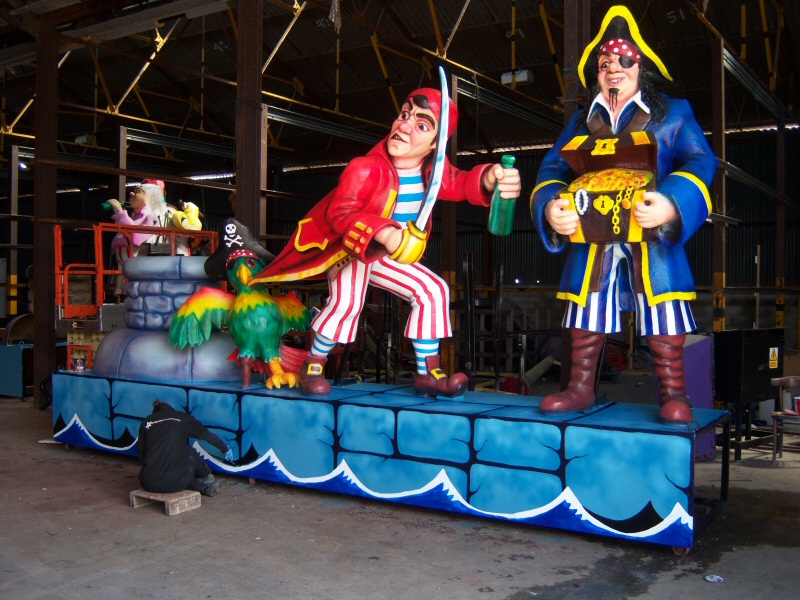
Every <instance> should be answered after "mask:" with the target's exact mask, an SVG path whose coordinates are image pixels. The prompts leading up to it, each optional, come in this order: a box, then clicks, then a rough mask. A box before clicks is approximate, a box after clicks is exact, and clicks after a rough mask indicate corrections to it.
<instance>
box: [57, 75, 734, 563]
mask: <svg viewBox="0 0 800 600" xmlns="http://www.w3.org/2000/svg"><path fill="white" fill-rule="evenodd" d="M444 81H445V79H444V77H443V78H442V82H443V83H442V88H441V91H440V92H438V93H439V94H440V96H439V97H440V98H441V100H442V101H441V103H438V102H428V107H427V108H426V109H425V111H423V112H421V113H420V115H419V119H417V120H420V119H423V120H424V119H425V118H426V117H423V116H422V114H428V113H430V114H429V118H431V119H432V120H431V121H430V123H431V126H433V127H434V128H435V127H437V126H439V127H441V123H442V121H443V120H444V119H442V115H443V114H445V113H450V111H454V110H455V107H452V108H450V109H448V108H447V100H446V99H447V98H448V92H447V88H446V85H445V83H444ZM424 90H427V88H425V89H424ZM425 94H429V92H428V91H422V94H420V95H425ZM432 97H433V96H432ZM435 99H436V98H434V100H435ZM413 102H414V103H415V106H419V104H416V103H417V102H419V103H423V101H422V100H421V99H415V100H413ZM431 106H433V110H432V109H431V108H430V107H431ZM426 111H427V112H426ZM456 114H457V113H456ZM404 115H405V113H404ZM410 116H412V117H413V111H409V114H408V115H405V117H404V118H410ZM411 120H412V121H413V120H414V119H411ZM451 122H453V123H455V120H454V119H452V120H451ZM438 135H439V136H441V135H442V132H441V130H440V131H439V133H438ZM444 135H445V137H444V138H441V137H440V138H439V139H440V140H441V139H444V140H446V139H447V137H446V136H447V132H445V133H444ZM394 136H397V137H396V138H394ZM392 138H394V142H405V140H407V139H408V136H406V134H403V133H402V132H401V133H390V135H389V136H388V137H387V141H386V142H384V143H387V144H388V143H389V140H390V139H392ZM397 146H402V144H400V143H398V144H397ZM444 146H445V144H444V143H438V144H437V147H436V152H437V153H438V154H440V156H442V158H438V157H433V159H432V160H433V161H434V162H435V161H436V160H440V162H441V164H442V169H443V171H442V172H443V173H444V174H445V175H444V177H445V179H446V180H448V181H450V182H451V183H450V184H448V185H452V184H453V181H452V176H455V175H457V176H458V177H461V178H463V182H464V185H466V186H471V185H475V184H477V183H478V182H480V181H481V180H482V179H483V178H484V177H486V176H487V175H486V174H487V172H488V171H489V170H490V169H491V168H492V167H491V166H489V167H484V166H482V167H480V168H478V170H477V171H474V172H469V173H468V174H466V175H458V174H455V173H454V172H452V171H449V167H448V165H447V164H446V163H445V159H444V158H443V153H444ZM386 154H387V153H386V152H383V154H381V152H379V155H380V156H381V158H380V160H386V159H385V158H382V156H385V155H386ZM376 160H377V159H376ZM360 164H362V165H363V164H364V163H363V162H360ZM431 172H434V169H431ZM484 183H485V180H484ZM494 183H495V184H496V183H497V180H495V181H494ZM428 185H430V184H428ZM476 188H477V189H480V188H481V186H480V185H476ZM448 190H449V188H447V187H444V188H443V192H442V193H444V194H448V193H450V191H448ZM484 191H485V190H483V191H481V193H480V194H478V195H475V196H474V197H473V199H474V200H475V201H476V202H478V203H481V204H483V205H484V206H488V204H489V202H490V200H491V194H484V193H483V192H484ZM451 197H454V196H451ZM462 198H463V196H462ZM394 215H395V218H397V212H395V213H394ZM417 216H418V215H416V214H415V215H413V216H412V217H411V218H410V219H409V220H414V222H415V223H416V222H417V221H416V217H417ZM384 219H385V217H384ZM303 223H304V221H301V227H300V228H298V235H297V236H295V237H293V240H295V241H293V242H292V244H293V247H294V248H298V244H297V241H296V240H303V239H306V238H303V237H302V236H301V235H300V230H301V228H302V224H303ZM358 223H362V224H363V219H361V220H355V221H354V222H353V228H354V231H357V233H356V235H355V237H350V238H349V239H350V240H352V241H351V242H349V243H350V247H351V248H352V249H353V252H354V253H355V248H360V249H361V251H362V252H365V251H368V250H373V249H374V246H371V245H370V244H367V243H366V238H368V237H374V235H375V234H376V233H379V232H378V231H376V229H378V230H380V229H392V230H397V233H398V235H399V237H400V241H399V243H396V244H392V243H386V244H384V247H385V248H386V250H385V251H383V253H384V254H388V253H391V255H392V256H395V257H403V260H407V261H408V264H413V263H415V262H416V261H418V259H419V257H420V256H422V254H423V253H424V249H425V244H426V243H427V227H424V226H423V227H417V228H416V229H413V228H411V227H405V228H403V227H399V226H396V223H397V220H395V221H393V223H395V224H392V225H388V224H384V222H383V221H379V220H377V219H376V220H375V221H374V223H373V224H366V227H364V228H363V229H361V228H359V226H358ZM229 225H230V224H229ZM376 225H377V227H376ZM234 226H235V228H234V229H231V230H227V229H226V230H225V231H224V232H222V233H221V240H222V243H221V244H220V247H222V246H225V248H227V250H225V251H223V252H221V253H220V254H219V255H217V256H216V257H212V258H210V259H209V263H210V264H208V263H205V264H204V266H203V269H202V274H203V279H204V286H207V283H206V280H207V279H208V277H209V274H214V275H215V277H216V276H217V275H219V274H221V272H222V269H221V268H219V267H223V265H224V271H225V273H226V275H227V276H228V277H230V273H231V269H233V271H234V274H236V273H238V272H239V271H240V269H241V268H242V265H236V264H235V263H236V261H237V260H240V259H244V260H253V261H254V262H255V261H257V260H259V259H260V258H263V259H265V260H268V257H266V256H263V257H262V255H260V254H259V252H258V251H257V249H255V250H254V249H251V252H252V254H253V255H254V256H250V255H249V254H248V252H239V250H243V248H240V247H239V242H243V240H244V239H245V235H244V234H243V232H242V230H241V229H240V228H239V226H238V225H235V224H234ZM370 227H372V230H371V231H369V228H370ZM348 231H351V229H348ZM362 237H364V238H365V239H364V240H362V239H361V238H362ZM299 247H300V248H304V247H308V248H316V249H317V250H319V251H322V250H324V249H331V248H333V246H332V245H331V244H330V243H329V244H327V245H326V244H325V240H324V239H316V240H315V243H314V244H303V243H300V244H299ZM342 247H345V245H344V244H342ZM234 257H235V258H234ZM154 258H156V259H161V258H165V257H144V258H143V259H142V260H143V261H144V260H148V259H150V260H152V259H154ZM295 258H299V257H295ZM328 258H329V259H330V260H331V261H332V262H331V263H330V264H329V265H328V268H334V269H341V268H342V267H343V266H344V265H343V264H342V262H343V261H344V262H346V264H352V263H351V261H352V256H351V255H350V254H348V253H345V254H344V255H342V256H339V255H338V248H337V249H336V251H335V252H332V253H331V254H330V256H329V257H328ZM174 260H185V258H177V259H174ZM301 262H302V261H295V263H293V264H300V263H301ZM354 262H356V263H359V264H360V262H359V261H358V260H356V261H354ZM276 263H278V261H277V260H276V261H272V262H270V263H269V264H267V266H266V267H265V268H264V269H263V270H262V272H261V273H259V274H258V275H257V276H256V277H253V278H250V279H249V280H248V281H247V282H246V284H245V285H246V286H248V287H250V288H253V287H254V286H257V285H258V281H257V280H258V279H261V278H262V277H268V276H269V274H270V273H273V272H277V271H272V270H270V267H271V266H272V265H275V264H276ZM134 264H135V263H134ZM215 264H216V267H217V268H215V267H214V265H215ZM143 265H149V263H143ZM205 265H208V267H206V266H205ZM258 266H259V265H258V264H254V265H251V266H248V267H247V269H248V271H249V272H252V271H253V270H254V269H255V268H256V267H258ZM165 268H166V267H165ZM169 268H170V269H171V270H172V271H177V272H179V273H180V272H182V266H181V267H180V268H179V267H169ZM141 271H142V272H148V273H154V272H155V271H154V270H153V269H152V268H151V267H149V266H147V267H146V268H145V266H142V267H141ZM196 271H197V270H195V272H196ZM206 271H208V272H209V273H206ZM281 271H282V270H281ZM283 272H286V271H283ZM321 272H322V271H321ZM131 275H133V274H131ZM236 277H238V278H239V281H240V282H241V281H244V280H245V279H247V275H242V274H239V275H236ZM170 287H173V288H180V289H181V290H183V300H184V301H186V299H187V298H189V297H190V296H191V295H192V294H195V293H196V292H197V285H193V286H192V288H191V290H190V289H189V287H188V286H178V285H171V286H170ZM234 287H235V286H234ZM242 289H243V288H242ZM240 294H241V290H240ZM180 309H181V307H176V308H175V310H180ZM187 312H188V309H187ZM223 312H224V311H223ZM210 314H211V311H207V312H206V313H204V314H203V315H202V316H199V317H198V318H197V321H196V323H195V324H194V325H190V326H187V331H188V330H189V329H192V328H193V327H195V326H196V327H197V328H198V329H202V328H204V327H206V324H205V322H204V321H203V319H204V318H205V317H206V316H209V315H210ZM176 318H177V317H174V312H173V313H172V315H170V316H169V317H166V318H165V317H162V318H161V319H160V324H161V330H160V331H159V332H158V333H159V335H160V336H161V344H162V347H163V348H167V349H169V353H170V355H171V353H175V355H177V356H180V355H182V354H186V353H189V354H191V353H196V352H197V351H198V350H205V349H206V347H207V345H208V344H209V343H211V340H212V339H213V337H214V336H215V335H216V336H222V335H224V334H222V333H221V332H211V333H210V336H211V337H210V339H209V342H204V343H202V344H201V345H199V346H195V347H192V346H191V344H187V345H186V346H185V347H184V349H183V350H179V349H176V348H173V347H172V345H171V344H170V343H169V341H168V333H167V331H168V330H170V329H171V327H172V325H173V324H174V323H175V319H176ZM210 318H211V317H210V316H209V319H210ZM227 318H228V323H229V325H230V323H231V321H230V318H231V314H230V310H229V311H228V312H227ZM187 322H188V321H187ZM220 323H221V321H220ZM209 328H211V327H210V324H209ZM180 329H181V327H178V326H176V330H175V331H178V332H179V333H181V332H180ZM185 333H186V331H184V332H182V333H181V335H183V334H185ZM181 335H177V337H174V338H173V341H175V342H177V343H178V346H180V345H181V344H180V338H181ZM429 337H435V336H429ZM103 344H105V342H103ZM103 344H101V346H100V348H98V355H100V354H102V353H105V351H106V349H105V347H104V345H103ZM233 350H234V348H231V346H228V347H227V348H226V349H225V350H224V351H221V352H217V355H216V360H217V361H218V362H219V363H222V364H225V365H228V369H229V370H227V371H226V372H224V373H221V374H219V376H216V375H214V376H207V377H206V379H204V380H201V378H200V377H198V376H197V369H194V370H192V372H193V373H194V376H193V378H190V377H185V379H180V378H172V379H170V378H169V377H168V373H169V364H168V361H165V360H164V358H163V356H162V355H160V354H159V353H156V352H150V353H149V354H148V356H147V357H142V359H141V360H142V361H145V360H148V361H149V365H150V366H149V368H144V366H143V365H141V364H140V365H139V369H138V370H137V372H136V373H129V372H125V373H122V372H120V371H114V370H113V369H111V370H108V369H107V370H100V371H97V370H95V371H87V372H84V373H74V372H67V371H65V372H61V373H57V374H55V375H54V377H53V389H54V430H55V439H56V440H58V441H62V442H66V443H71V444H76V445H82V446H86V447H90V448H97V449H102V450H104V451H109V452H116V453H120V454H128V455H134V454H135V449H136V439H135V436H136V432H137V431H138V427H139V423H140V421H141V419H142V418H143V417H144V416H145V415H147V414H148V411H149V409H150V406H151V404H152V400H153V399H154V398H159V399H161V400H162V401H164V402H168V403H170V404H171V405H173V406H176V407H180V408H182V409H183V410H185V411H187V412H190V413H191V414H193V415H194V416H195V417H197V418H198V419H200V420H201V421H202V422H203V423H205V424H207V425H208V426H209V428H210V429H211V430H212V431H214V432H215V433H216V434H217V435H219V436H220V437H221V438H223V439H224V440H225V442H226V444H228V445H229V446H230V447H231V448H233V450H234V456H235V458H236V462H235V465H232V464H229V463H227V462H225V461H223V460H222V459H221V457H220V456H219V452H218V451H217V450H215V449H214V448H213V447H210V446H207V445H205V444H203V443H200V442H198V447H199V448H200V449H201V450H202V452H203V453H204V455H205V457H206V458H207V460H208V461H209V463H210V464H211V465H212V467H213V468H214V469H215V470H217V471H219V472H223V473H227V474H230V475H239V476H243V477H253V478H256V479H262V480H266V481H272V482H279V483H285V484H292V485H298V486H302V487H311V488H315V489H319V490H326V491H333V492H339V493H347V494H352V495H355V496H360V497H367V498H374V499H381V500H385V501H390V502H399V503H405V504H411V505H416V506H422V507H428V508H437V509H441V510H449V511H453V512H457V513H463V514H469V515H474V516H483V517H490V518H496V519H501V520H508V521H513V522H517V523H526V524H532V525H542V526H548V527H555V528H560V529H566V530H571V531H577V532H582V533H589V534H596V535H605V536H612V537H617V538H622V539H629V540H641V541H648V542H652V543H656V544H664V545H670V546H674V547H676V548H688V547H690V546H691V545H692V543H693V540H694V533H695V518H694V504H695V497H694V479H693V478H694V469H693V463H694V456H693V453H694V447H695V442H696V438H697V436H698V435H700V434H701V433H703V432H705V431H712V430H713V428H714V427H715V425H716V424H717V423H719V422H720V421H723V420H724V419H725V413H723V412H721V411H713V410H696V411H695V414H694V419H695V426H694V427H692V428H689V427H683V428H681V429H677V428H675V427H672V426H665V425H663V424H662V423H660V421H659V419H658V409H657V408H656V407H651V406H641V405H625V404H619V403H614V402H608V403H605V404H603V405H602V406H600V407H595V408H594V409H593V410H591V411H588V412H587V413H583V414H543V413H542V412H541V411H540V410H539V405H540V403H541V400H542V399H541V398H536V397H529V396H528V397H526V396H514V395H509V394H494V393H479V392H469V391H466V392H463V391H462V390H461V389H460V388H461V383H460V377H458V376H457V374H456V375H451V376H448V375H446V374H444V373H434V372H433V371H434V369H437V368H438V365H435V366H434V364H435V363H434V364H431V361H430V360H427V358H426V360H424V361H423V365H424V366H423V368H424V369H426V371H425V373H424V374H422V375H421V378H417V379H416V380H415V381H416V382H417V383H416V384H415V382H410V383H408V384H401V385H381V384H375V383H369V382H361V383H357V384H354V385H348V386H342V387H339V386H331V385H330V382H329V381H327V380H326V381H325V383H326V384H327V385H324V386H323V385H321V384H320V376H319V374H318V373H316V372H315V371H316V370H315V369H314V368H309V367H313V365H314V361H308V360H307V361H305V362H304V364H303V368H302V369H301V370H300V375H301V380H302V378H303V377H306V381H305V382H302V383H303V387H301V388H296V387H292V386H289V385H281V386H280V387H278V386H272V388H271V389H270V387H269V386H268V385H265V384H262V383H261V382H251V384H250V386H249V387H247V388H245V387H244V386H243V385H242V383H243V381H242V373H241V370H240V368H239V366H238V365H234V363H232V362H230V361H228V360H227V356H228V355H230V354H231V352H232V351H233ZM241 350H242V349H241V348H239V349H238V352H239V354H240V355H241ZM170 360H171V359H170ZM317 362H318V361H317ZM231 366H232V367H233V368H231ZM222 375H226V376H225V377H223V376H222ZM425 375H430V376H431V377H430V378H427V377H425ZM454 377H455V379H453V378H454ZM309 381H310V385H309V389H308V390H306V389H304V388H305V383H306V382H309ZM439 381H441V382H443V383H437V382H439ZM437 390H438V391H437ZM621 472H624V473H625V474H626V478H625V481H620V479H619V478H618V476H617V475H618V473H621Z"/></svg>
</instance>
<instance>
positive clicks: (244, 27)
mask: <svg viewBox="0 0 800 600" xmlns="http://www.w3.org/2000/svg"><path fill="white" fill-rule="evenodd" d="M263 8H264V2H263V0H250V1H248V2H241V3H239V18H238V27H239V38H238V44H237V76H236V196H237V198H238V203H237V213H236V218H237V219H238V220H239V221H241V223H242V224H243V225H245V226H246V227H247V228H248V229H250V231H252V232H253V233H254V234H256V233H257V232H260V231H261V223H262V222H263V221H264V218H263V217H264V215H262V214H260V213H261V182H262V174H261V168H262V167H261V165H262V162H261V151H262V139H261V137H262V109H261V62H262V59H261V51H262V48H263V45H262V38H263V31H262V30H263V20H264V14H263Z"/></svg>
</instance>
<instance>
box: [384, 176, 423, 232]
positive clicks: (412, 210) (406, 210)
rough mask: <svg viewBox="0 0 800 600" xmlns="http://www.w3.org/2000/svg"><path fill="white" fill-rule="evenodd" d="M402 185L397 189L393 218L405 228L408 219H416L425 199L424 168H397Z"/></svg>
mask: <svg viewBox="0 0 800 600" xmlns="http://www.w3.org/2000/svg"><path fill="white" fill-rule="evenodd" d="M397 175H398V177H399V178H400V187H399V188H398V190H397V203H396V204H395V206H394V213H393V214H392V218H393V219H394V220H395V221H397V222H398V223H400V225H402V226H403V227H404V228H405V227H406V223H407V222H408V221H415V220H416V219H417V215H418V214H419V209H420V207H421V206H422V202H423V201H424V200H425V182H424V181H423V180H422V169H421V168H416V169H397Z"/></svg>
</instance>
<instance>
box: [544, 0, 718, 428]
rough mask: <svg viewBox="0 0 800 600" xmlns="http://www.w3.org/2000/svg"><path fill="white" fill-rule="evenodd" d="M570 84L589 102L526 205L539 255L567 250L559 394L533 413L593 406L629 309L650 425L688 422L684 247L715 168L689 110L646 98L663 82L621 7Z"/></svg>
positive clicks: (688, 295) (705, 205)
mask: <svg viewBox="0 0 800 600" xmlns="http://www.w3.org/2000/svg"><path fill="white" fill-rule="evenodd" d="M578 74H579V76H580V78H581V83H583V85H584V86H585V87H587V88H588V89H590V90H591V93H590V98H591V103H590V104H589V105H588V106H587V107H585V108H584V109H583V110H581V111H578V112H576V113H575V115H573V117H572V119H571V120H570V121H569V123H568V124H567V126H566V127H565V129H564V131H563V132H562V134H561V136H560V137H559V139H558V140H557V141H556V143H555V145H554V146H553V148H552V150H551V151H550V152H548V154H547V155H546V156H545V158H544V159H543V161H542V165H541V167H540V169H539V174H538V176H537V181H536V187H535V188H534V191H533V195H532V196H531V214H532V216H533V219H534V221H535V222H536V227H537V229H538V231H539V233H540V235H541V237H542V240H543V241H544V244H545V247H546V248H547V249H548V250H549V251H550V252H554V253H558V252H563V251H564V250H568V254H567V260H566V263H565V266H564V272H563V275H562V278H561V284H560V286H559V292H558V297H559V298H561V299H563V300H565V301H566V302H567V309H566V313H565V315H564V322H563V326H564V327H565V328H567V330H568V331H569V335H570V341H571V363H570V365H571V366H570V373H569V374H570V379H569V385H568V386H567V387H566V389H564V390H562V391H561V392H558V393H556V394H552V395H549V396H546V397H545V398H544V399H543V400H542V402H541V405H540V409H541V411H542V412H545V413H569V412H575V411H582V410H586V409H588V408H591V407H592V406H594V404H595V401H596V399H595V390H594V384H595V380H596V379H595V376H596V372H597V368H598V360H599V357H600V355H601V353H602V349H603V344H604V343H605V340H606V336H607V335H608V334H609V333H617V332H619V331H621V311H633V312H635V313H636V317H637V318H636V327H637V330H638V331H639V333H640V335H644V336H645V337H646V339H647V344H648V346H649V347H650V351H651V352H652V355H653V364H654V370H655V374H656V375H657V376H658V379H659V399H660V407H661V408H660V418H661V420H662V421H663V422H665V423H670V424H686V423H690V422H691V421H692V409H691V405H690V404H689V400H688V398H687V397H686V381H685V376H684V364H683V344H684V340H685V338H686V334H687V333H689V332H691V331H694V330H695V329H696V325H695V321H694V317H693V316H692V311H691V307H690V304H689V301H690V300H693V299H694V298H695V288H694V280H693V278H692V273H691V270H690V268H689V261H688V259H687V257H686V252H685V251H684V244H686V242H687V241H688V240H689V238H690V237H692V235H694V233H695V232H696V231H697V230H698V229H699V228H700V226H702V225H703V223H704V222H705V220H706V218H707V217H708V216H709V213H710V212H711V199H710V195H709V191H708V190H709V187H710V185H711V181H712V179H713V177H714V173H715V171H716V169H717V159H716V157H715V156H714V154H713V152H712V151H711V149H710V148H709V145H708V143H707V142H706V139H705V137H704V135H703V130H702V129H701V128H700V126H699V125H698V123H697V121H696V120H695V118H694V115H693V113H692V109H691V107H690V106H689V104H688V103H687V102H686V101H685V100H676V99H673V98H669V97H668V96H665V95H663V94H661V93H659V92H657V91H655V89H654V83H655V82H656V81H657V80H659V79H660V80H671V77H670V75H669V73H668V72H667V69H666V67H665V66H664V64H663V63H662V62H661V60H660V59H659V57H658V56H657V55H656V54H655V52H653V51H652V49H651V48H650V47H649V46H648V45H647V44H646V43H645V41H644V40H643V39H642V37H641V35H640V33H639V28H638V26H637V25H636V22H635V21H634V19H633V16H632V15H631V13H630V11H629V10H628V9H627V8H625V7H624V6H613V7H611V8H610V9H609V11H608V13H606V16H605V18H604V19H603V23H602V25H601V27H600V32H599V33H598V34H597V36H596V37H595V38H594V39H593V40H592V41H591V42H590V43H589V45H588V46H587V47H586V49H585V50H584V53H583V56H582V58H581V60H580V62H579V64H578ZM626 144H627V145H626ZM603 161H607V167H612V168H605V169H603V168H602V164H603ZM587 165H588V166H590V167H591V166H594V168H588V169H587V168H581V167H586V166H587ZM609 182H615V183H612V184H610V183H609ZM606 226H607V227H609V229H608V230H606V231H607V236H606V237H604V235H606V233H605V232H603V231H602V227H606ZM593 227H594V229H595V231H594V232H593V231H592V228H593ZM598 232H599V233H598ZM593 233H596V234H597V237H592V234H593Z"/></svg>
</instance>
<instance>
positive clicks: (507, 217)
mask: <svg viewBox="0 0 800 600" xmlns="http://www.w3.org/2000/svg"><path fill="white" fill-rule="evenodd" d="M515 160H516V159H515V158H514V157H513V156H511V155H510V154H504V155H503V156H502V158H500V164H501V165H503V168H504V169H510V168H512V167H513V166H514V161H515ZM516 207H517V199H516V198H501V197H500V190H499V188H497V187H496V188H495V189H494V195H493V196H492V206H491V208H490V209H489V232H490V233H492V234H493V235H508V234H509V233H511V231H512V229H514V209H516Z"/></svg>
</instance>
